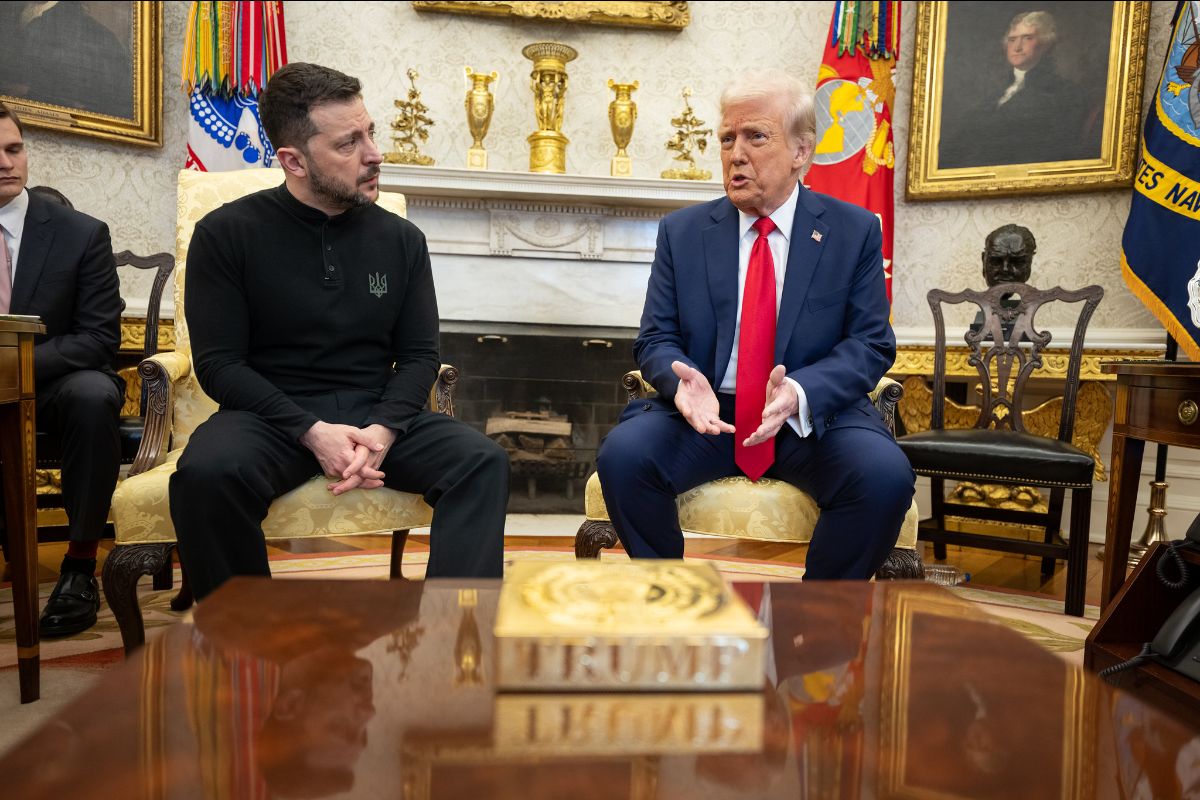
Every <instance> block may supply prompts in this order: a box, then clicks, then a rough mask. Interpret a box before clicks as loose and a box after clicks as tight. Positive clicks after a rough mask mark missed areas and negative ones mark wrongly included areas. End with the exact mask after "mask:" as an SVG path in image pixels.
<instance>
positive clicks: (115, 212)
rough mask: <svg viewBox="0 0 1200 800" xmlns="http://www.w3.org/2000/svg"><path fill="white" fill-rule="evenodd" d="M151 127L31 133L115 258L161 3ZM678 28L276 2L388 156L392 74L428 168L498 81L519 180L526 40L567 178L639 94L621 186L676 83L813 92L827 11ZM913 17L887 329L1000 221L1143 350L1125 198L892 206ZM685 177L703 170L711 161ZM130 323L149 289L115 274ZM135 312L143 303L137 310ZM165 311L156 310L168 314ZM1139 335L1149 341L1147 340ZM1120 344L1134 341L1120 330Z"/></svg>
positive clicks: (180, 108) (169, 223)
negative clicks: (423, 117)
mask: <svg viewBox="0 0 1200 800" xmlns="http://www.w3.org/2000/svg"><path fill="white" fill-rule="evenodd" d="M164 6H165V13H164V18H165V20H164V28H165V29H164V42H165V53H164V56H163V69H164V80H163V85H164V91H165V97H164V101H163V117H164V119H163V128H164V131H165V137H164V138H165V144H164V146H163V148H162V149H161V150H159V149H144V148H140V147H135V146H132V145H121V144H112V143H106V142H101V141H99V140H96V139H89V138H85V137H78V136H69V135H66V134H59V133H53V132H48V131H42V130H37V129H33V130H30V131H29V132H28V134H27V141H28V143H29V147H30V161H31V164H30V180H31V183H33V184H38V183H44V184H50V185H53V186H55V187H57V188H59V189H61V190H62V191H64V192H65V193H66V194H67V195H68V196H69V197H70V198H71V199H72V201H73V202H74V203H75V205H76V207H77V208H79V209H80V210H82V211H85V212H87V213H89V214H92V215H94V216H98V217H100V218H102V219H105V220H107V221H108V223H109V225H110V226H111V228H112V232H113V240H114V244H115V246H116V247H117V249H123V248H129V249H132V250H134V251H135V252H157V251H159V250H168V249H170V248H171V246H172V241H173V229H174V218H175V173H176V171H177V170H178V169H179V167H180V166H181V165H182V163H183V155H184V142H185V138H186V115H187V104H186V98H185V97H184V95H183V94H182V92H181V91H180V90H179V89H178V87H179V84H180V65H179V61H180V55H181V52H182V47H183V28H184V24H185V22H186V17H187V8H188V4H187V3H186V2H181V1H179V0H174V1H172V2H167V3H165V4H164ZM690 7H691V13H692V22H691V24H690V25H689V26H688V27H687V28H686V29H685V30H683V31H681V32H670V31H652V30H634V29H623V28H607V27H596V26H587V25H576V24H569V23H558V22H538V21H529V20H515V19H514V20H509V19H488V18H481V17H465V16H456V15H446V14H428V13H417V12H415V11H414V10H413V8H412V6H411V5H410V4H409V3H407V2H354V3H341V2H304V3H298V2H288V3H286V14H287V38H288V46H289V55H290V57H291V60H293V61H317V62H320V63H324V64H327V65H329V66H332V67H335V68H337V69H340V70H343V71H345V72H348V73H350V74H352V75H356V76H358V77H359V78H361V79H362V80H363V83H364V97H365V100H366V103H367V108H368V109H369V111H370V112H371V114H372V115H373V116H374V118H375V120H376V122H377V124H378V125H379V127H380V130H381V134H382V136H381V139H380V141H381V144H382V145H384V147H385V148H388V147H390V141H389V140H388V138H387V136H388V134H389V133H390V130H389V128H388V125H387V123H388V121H390V119H391V118H392V116H393V115H394V113H395V108H394V107H393V105H392V102H393V100H395V99H396V98H402V97H404V96H405V93H406V91H407V88H408V81H407V78H406V77H405V71H406V70H407V69H408V68H409V67H416V68H417V70H418V71H419V73H420V77H419V78H418V80H417V85H418V88H419V89H420V90H421V92H422V97H423V99H424V101H425V103H426V104H427V105H428V106H429V107H430V115H431V116H432V117H433V119H434V120H435V121H436V125H435V126H434V127H433V128H432V129H431V132H430V134H431V135H430V139H429V141H428V143H427V144H426V145H425V147H424V151H425V152H426V153H428V154H429V155H431V156H433V157H434V158H435V159H436V160H437V163H438V164H439V165H442V166H446V167H462V166H464V165H465V160H466V149H467V147H468V146H469V145H470V135H469V134H468V133H467V127H466V118H465V113H464V110H463V97H464V93H465V91H466V88H467V86H466V79H465V77H464V75H463V66H464V65H469V66H471V67H473V68H475V69H477V70H482V71H491V70H496V71H497V72H499V73H500V79H499V81H498V82H497V83H496V84H494V85H493V87H494V88H493V92H494V94H495V96H496V110H495V114H494V116H493V118H492V125H491V129H490V131H489V133H488V136H487V140H486V145H487V148H488V150H489V153H490V155H489V163H490V166H491V167H492V168H494V169H502V170H524V169H526V168H527V167H528V145H527V144H526V142H525V137H526V136H528V135H529V133H531V132H532V131H533V129H534V115H533V103H532V95H531V93H530V90H529V86H528V80H529V79H528V75H529V71H530V67H531V63H530V62H529V61H528V60H527V59H525V58H524V57H522V56H521V53H520V51H521V48H522V47H523V46H524V45H526V44H528V43H530V42H535V41H543V40H555V41H561V42H565V43H567V44H570V45H571V46H573V47H575V48H576V49H577V50H578V51H579V57H578V58H577V59H576V60H575V61H573V62H571V63H570V64H569V65H568V68H567V69H568V74H569V76H570V88H569V91H568V94H567V103H566V113H565V115H564V125H563V128H564V133H565V134H566V135H567V136H568V138H569V139H570V140H571V144H570V146H569V147H568V154H567V169H568V171H569V172H574V173H582V174H596V175H607V174H608V161H609V158H610V157H611V155H612V153H613V152H614V145H613V144H612V139H611V134H610V133H609V127H608V119H607V109H608V103H609V102H610V100H611V99H612V96H613V95H612V92H611V90H609V89H608V87H607V85H606V81H607V79H608V78H614V79H616V80H618V81H632V80H638V81H640V83H641V88H640V89H639V90H638V91H637V92H636V93H635V94H634V99H635V101H636V102H637V106H638V121H637V126H636V129H635V131H634V136H633V141H632V142H631V144H630V146H629V155H630V156H631V157H632V159H633V162H634V174H635V175H636V176H638V177H653V176H657V175H658V173H659V172H660V171H661V170H662V169H665V168H667V167H668V166H670V158H669V153H668V151H667V150H666V149H665V147H664V143H665V142H666V140H667V139H668V138H669V137H670V135H671V133H672V128H671V126H670V118H671V117H672V116H674V115H676V114H677V113H679V111H680V110H681V109H682V100H681V97H680V91H681V90H682V88H683V87H684V86H691V87H692V89H693V90H694V92H695V94H694V96H693V98H692V105H693V107H694V109H695V111H696V114H697V116H699V117H700V119H702V120H705V121H707V122H708V123H710V124H711V125H714V126H715V124H716V122H717V113H716V105H717V104H716V98H717V95H718V94H719V92H720V89H721V87H722V86H723V85H724V83H725V82H726V81H727V80H728V79H729V78H730V77H731V76H732V75H733V74H734V73H736V72H738V71H740V70H741V69H744V68H749V67H752V66H762V67H782V68H784V69H787V70H789V71H791V72H793V73H794V74H796V75H797V76H799V77H800V78H801V79H803V80H805V81H806V82H810V83H812V82H815V79H816V73H817V67H818V61H819V58H820V52H821V48H822V42H823V38H824V36H825V35H826V32H827V30H828V26H829V15H830V12H831V9H832V3H830V2H814V3H769V2H737V3H733V2H693V3H691V5H690ZM1173 7H1174V3H1172V2H1169V0H1158V1H1157V2H1154V3H1153V10H1152V14H1151V34H1150V47H1149V52H1148V56H1147V65H1148V73H1149V75H1148V80H1147V84H1148V85H1147V87H1146V97H1147V98H1149V96H1150V95H1151V92H1152V87H1151V86H1150V85H1149V84H1150V83H1152V82H1153V81H1154V80H1155V79H1156V78H1157V75H1158V72H1159V70H1160V69H1161V64H1162V59H1163V55H1164V51H1165V47H1166V42H1167V32H1168V31H1167V28H1168V23H1169V19H1170V14H1171V10H1172V8H1173ZM915 10H916V7H915V4H913V3H909V2H906V3H905V4H904V9H903V13H904V18H903V20H904V27H903V34H902V51H901V52H902V61H901V64H900V68H899V70H898V72H897V92H896V109H895V119H894V121H895V133H896V145H897V147H896V152H897V159H896V191H897V201H896V229H897V240H896V246H895V255H896V259H895V260H896V264H895V282H894V293H895V323H896V325H897V327H898V328H900V329H902V330H903V329H905V328H927V327H928V318H929V310H928V306H927V305H926V304H925V300H924V296H925V292H926V290H928V289H929V288H930V287H932V286H941V287H946V288H953V289H958V288H962V287H965V286H975V285H980V283H981V278H980V276H979V252H980V250H981V249H982V245H983V239H984V236H985V235H986V234H987V233H988V232H989V231H990V230H992V229H993V228H995V227H996V226H998V225H1001V224H1004V223H1007V222H1015V223H1019V224H1023V225H1026V226H1027V227H1029V228H1030V229H1031V230H1033V232H1034V234H1035V235H1036V236H1037V238H1038V245H1039V249H1038V255H1037V260H1036V262H1035V265H1034V275H1035V282H1038V283H1042V284H1046V285H1049V284H1051V283H1058V282H1062V283H1064V284H1066V285H1081V284H1084V283H1092V282H1095V283H1099V284H1100V285H1102V286H1104V287H1105V289H1106V291H1107V295H1106V297H1105V300H1104V302H1103V303H1102V304H1101V306H1100V309H1099V311H1098V312H1097V315H1096V318H1095V320H1094V321H1093V323H1092V324H1093V329H1096V328H1118V329H1120V328H1125V329H1142V331H1141V334H1140V335H1141V336H1142V337H1143V338H1149V339H1150V340H1151V341H1159V340H1160V336H1159V334H1158V333H1157V331H1158V330H1159V329H1158V325H1157V323H1156V322H1155V321H1154V320H1153V318H1152V317H1150V315H1149V314H1148V313H1147V312H1145V311H1144V310H1143V308H1142V306H1141V304H1140V303H1139V302H1138V301H1137V300H1136V299H1134V298H1133V296H1132V295H1131V294H1129V292H1128V291H1127V290H1126V289H1125V288H1124V284H1123V282H1122V281H1121V278H1120V267H1119V261H1118V257H1119V246H1120V237H1121V229H1122V227H1123V225H1124V221H1125V216H1126V214H1127V212H1128V208H1129V191H1128V190H1117V191H1105V192H1089V193H1083V194H1074V195H1059V196H1040V197H1030V198H1014V199H1007V200H996V199H990V200H968V201H938V202H922V203H908V202H905V201H904V200H903V186H904V175H905V167H906V161H907V159H906V157H905V148H906V145H907V141H908V118H909V111H910V108H909V103H910V97H911V84H912V59H911V53H912V47H913V41H914V24H915V19H916V14H915ZM700 164H701V166H704V167H707V168H709V169H712V170H713V172H714V174H719V169H720V166H719V161H718V158H717V154H716V152H715V150H714V149H710V150H709V151H708V153H707V154H706V155H705V156H703V157H702V158H701V159H700ZM122 280H123V282H124V283H125V293H126V295H127V296H128V297H129V298H131V299H130V312H137V313H140V309H139V308H138V301H137V300H136V298H138V297H144V296H145V294H146V287H147V286H148V283H146V282H144V281H139V280H138V276H135V275H123V276H122ZM143 303H144V301H143ZM168 313H169V310H168ZM1148 329H1149V330H1148ZM1134 333H1136V332H1134Z"/></svg>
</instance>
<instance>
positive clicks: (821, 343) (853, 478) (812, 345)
mask: <svg viewBox="0 0 1200 800" xmlns="http://www.w3.org/2000/svg"><path fill="white" fill-rule="evenodd" d="M720 105H721V124H720V126H719V128H718V134H717V135H718V138H719V140H720V143H721V167H722V172H723V176H724V184H725V194H726V196H725V197H722V198H719V199H717V200H712V201H710V202H708V203H703V204H701V205H696V206H692V207H690V208H686V209H682V210H680V211H676V212H674V213H672V214H669V215H667V216H666V217H664V218H663V221H662V223H661V224H660V226H659V232H658V243H657V245H656V247H655V253H654V262H653V264H652V265H651V267H650V281H649V285H648V287H647V290H646V299H645V307H644V311H643V313H642V321H641V329H640V330H639V332H638V336H637V339H636V341H635V343H634V357H635V358H636V360H637V363H638V366H639V367H640V368H641V370H642V375H643V377H644V378H645V379H646V380H648V381H649V382H650V383H651V384H652V385H653V386H654V387H655V388H656V389H657V390H658V396H657V397H653V398H650V399H646V400H636V401H634V402H632V403H630V404H629V405H628V406H627V407H626V408H625V410H624V412H623V413H622V414H621V420H620V422H619V423H618V424H617V426H616V427H615V428H613V430H612V431H610V432H609V434H608V436H607V437H606V438H605V440H604V442H603V443H602V444H601V446H600V451H599V454H598V457H597V469H598V471H599V473H600V483H601V487H602V488H603V491H604V500H605V503H606V505H607V507H608V510H609V514H610V516H611V518H612V521H613V527H614V528H615V529H616V532H617V535H618V536H619V537H620V539H621V543H622V544H623V545H624V546H625V550H626V552H627V553H629V555H630V556H631V557H633V558H681V557H682V556H683V550H684V547H683V533H682V531H681V528H680V524H679V515H678V511H677V508H676V505H675V498H676V496H677V495H679V494H682V493H683V492H686V491H688V490H689V489H691V488H693V487H696V486H699V485H700V484H702V483H706V482H708V481H711V480H715V479H717V478H723V477H729V476H735V475H745V476H746V477H748V478H749V479H751V480H754V481H757V480H759V479H760V478H763V477H767V478H773V479H777V480H782V481H785V482H787V483H790V484H792V485H794V486H797V487H799V488H800V489H802V490H804V491H805V492H807V493H808V494H809V495H811V496H812V497H813V499H814V500H815V501H816V503H817V505H818V506H819V507H820V509H821V515H820V519H819V520H818V522H817V525H816V528H815V529H814V531H813V535H812V543H811V544H810V546H809V550H808V556H807V560H806V564H805V569H806V571H805V577H806V578H813V579H837V578H854V579H865V578H869V577H870V576H871V575H873V574H874V573H875V571H876V570H877V569H878V568H879V566H880V565H881V564H882V563H883V561H884V560H885V559H886V558H887V556H888V554H889V553H890V552H891V550H892V547H893V546H894V545H895V542H896V538H897V536H898V535H899V532H900V525H901V523H902V522H903V520H904V516H905V514H906V512H907V511H908V508H909V506H910V505H911V503H912V497H913V485H914V476H913V471H912V468H911V467H910V466H909V463H908V459H907V458H906V457H905V456H904V453H902V452H901V451H900V448H899V446H897V444H896V441H895V439H893V438H892V435H891V433H890V431H889V430H888V428H887V426H886V425H885V424H884V422H883V419H882V418H881V417H880V415H879V412H878V411H877V410H876V409H875V407H874V406H873V405H872V404H871V401H870V399H869V398H868V393H869V392H870V391H871V390H872V389H874V388H875V386H876V384H877V383H878V381H879V379H880V378H881V377H882V376H883V374H884V373H885V372H886V371H887V370H888V368H889V367H891V365H892V361H893V360H894V358H895V355H896V338H895V334H894V333H893V332H892V327H891V325H890V323H889V321H888V316H889V306H888V300H887V294H886V293H885V291H884V272H883V253H882V242H883V236H882V233H881V230H880V226H879V220H878V218H877V217H876V216H875V215H874V214H872V213H871V212H869V211H867V210H865V209H863V208H860V207H858V206H854V205H851V204H849V203H845V202H842V201H840V200H837V199H835V198H833V197H829V196H827V195H823V194H818V193H816V192H813V191H811V190H809V189H806V188H805V187H804V186H802V185H801V184H800V176H801V175H802V174H803V172H804V170H805V169H806V168H807V167H808V165H809V163H810V161H811V160H812V156H813V151H814V149H815V146H816V113H815V111H814V108H813V98H812V95H811V94H810V93H809V92H808V91H807V90H806V89H805V88H804V86H803V85H802V84H800V82H799V81H797V80H796V79H794V78H792V77H790V76H788V75H786V74H785V73H782V72H779V71H767V72H759V73H750V74H747V75H745V76H742V77H740V78H739V79H737V80H735V81H734V82H732V83H731V84H730V85H729V86H728V87H727V88H726V90H725V92H724V93H723V94H722V96H721V104H720Z"/></svg>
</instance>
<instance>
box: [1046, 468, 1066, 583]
mask: <svg viewBox="0 0 1200 800" xmlns="http://www.w3.org/2000/svg"><path fill="white" fill-rule="evenodd" d="M1066 494H1067V490H1066V489H1051V490H1050V503H1049V506H1048V507H1047V509H1046V515H1047V517H1048V519H1047V521H1046V540H1045V541H1046V544H1051V543H1052V542H1053V541H1054V539H1055V537H1056V536H1058V535H1059V531H1060V530H1061V529H1062V512H1063V500H1064V499H1065V498H1066ZM1057 562H1058V559H1057V558H1048V557H1047V558H1043V559H1042V577H1043V578H1049V577H1050V576H1051V575H1053V574H1054V565H1055V564H1056V563H1057Z"/></svg>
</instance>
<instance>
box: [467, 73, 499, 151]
mask: <svg viewBox="0 0 1200 800" xmlns="http://www.w3.org/2000/svg"><path fill="white" fill-rule="evenodd" d="M464 69H465V70H466V73H467V80H469V81H471V88H469V89H468V90H467V99H466V102H465V103H464V105H465V106H466V109H467V129H468V130H469V131H470V132H471V140H472V141H471V147H470V148H468V150H467V169H487V150H485V149H484V148H483V137H485V136H487V132H488V126H489V125H491V124H492V111H493V110H495V108H496V99H495V98H494V97H492V92H491V90H490V89H489V88H488V87H489V86H490V84H491V82H492V81H494V80H496V78H498V77H499V75H498V74H497V73H496V72H495V71H494V70H493V71H492V72H490V73H484V72H476V71H475V70H473V69H471V68H470V67H465V68H464Z"/></svg>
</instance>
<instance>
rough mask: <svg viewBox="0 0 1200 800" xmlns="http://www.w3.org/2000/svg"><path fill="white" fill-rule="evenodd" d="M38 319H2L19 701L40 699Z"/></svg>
mask: <svg viewBox="0 0 1200 800" xmlns="http://www.w3.org/2000/svg"><path fill="white" fill-rule="evenodd" d="M45 332H46V326H44V325H42V323H41V322H40V321H39V320H38V319H37V318H36V317H18V316H0V460H2V461H3V470H4V511H5V522H6V524H7V530H8V558H9V561H10V563H11V564H12V588H13V612H14V614H15V616H16V624H17V673H18V677H19V679H20V685H21V702H22V703H30V702H32V701H34V700H37V699H38V697H39V696H40V695H41V688H40V676H39V664H40V661H39V651H38V603H37V599H38V593H37V501H36V500H35V497H34V483H35V482H34V474H33V467H34V450H33V435H34V421H33V414H34V399H33V337H34V334H37V333H45Z"/></svg>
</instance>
